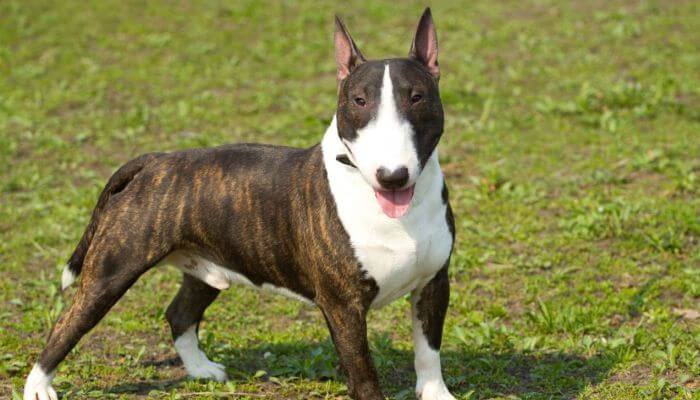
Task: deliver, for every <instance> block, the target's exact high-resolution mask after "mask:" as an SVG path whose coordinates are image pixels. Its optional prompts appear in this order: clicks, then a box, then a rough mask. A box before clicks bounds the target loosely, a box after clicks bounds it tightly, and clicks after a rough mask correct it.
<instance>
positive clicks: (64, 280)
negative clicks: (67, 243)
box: [61, 265, 76, 290]
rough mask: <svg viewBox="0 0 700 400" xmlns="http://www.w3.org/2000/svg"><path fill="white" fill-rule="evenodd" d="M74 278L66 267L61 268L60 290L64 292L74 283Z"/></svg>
mask: <svg viewBox="0 0 700 400" xmlns="http://www.w3.org/2000/svg"><path fill="white" fill-rule="evenodd" d="M75 278H76V276H75V274H74V273H73V271H71V269H70V268H68V265H66V266H65V267H63V273H62V274H61V290H66V288H68V286H70V285H72V284H73V282H75Z"/></svg>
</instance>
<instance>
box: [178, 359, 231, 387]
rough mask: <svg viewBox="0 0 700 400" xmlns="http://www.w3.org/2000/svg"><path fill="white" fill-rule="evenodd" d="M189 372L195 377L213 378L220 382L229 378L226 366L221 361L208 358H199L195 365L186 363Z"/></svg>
mask: <svg viewBox="0 0 700 400" xmlns="http://www.w3.org/2000/svg"><path fill="white" fill-rule="evenodd" d="M185 369H187V373H188V374H189V375H190V376H191V377H193V378H199V379H213V380H215V381H218V382H224V381H226V380H227V379H228V376H226V367H224V366H223V365H221V364H219V363H215V362H213V361H209V360H208V359H203V360H198V362H196V363H194V364H193V365H187V364H185Z"/></svg>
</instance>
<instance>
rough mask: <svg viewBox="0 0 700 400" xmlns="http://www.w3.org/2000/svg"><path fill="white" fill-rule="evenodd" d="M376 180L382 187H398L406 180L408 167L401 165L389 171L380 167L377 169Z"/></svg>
mask: <svg viewBox="0 0 700 400" xmlns="http://www.w3.org/2000/svg"><path fill="white" fill-rule="evenodd" d="M377 181H378V182H379V184H380V185H382V187H383V188H384V189H399V188H401V187H403V185H405V184H406V182H408V168H406V167H401V168H397V169H395V170H394V171H389V170H388V169H386V168H384V167H380V168H379V169H378V170H377Z"/></svg>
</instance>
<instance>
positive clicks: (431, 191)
mask: <svg viewBox="0 0 700 400" xmlns="http://www.w3.org/2000/svg"><path fill="white" fill-rule="evenodd" d="M336 124H337V122H336V117H335V116H333V120H332V121H331V124H330V126H329V127H328V129H326V133H325V134H324V136H323V140H322V141H321V149H322V152H323V163H324V166H325V168H326V172H327V178H328V181H329V182H328V183H329V185H330V187H331V191H332V192H333V196H334V197H337V196H351V197H353V198H354V197H357V198H358V200H359V199H362V200H365V199H366V201H367V203H365V202H364V201H363V202H362V204H365V205H366V206H368V207H371V208H375V207H376V213H377V215H380V214H381V210H380V209H379V207H378V205H377V203H376V200H375V195H374V190H373V189H372V187H371V185H370V184H369V183H367V181H366V180H365V179H364V178H363V177H362V174H361V173H360V170H359V169H358V168H357V167H356V166H355V164H354V163H353V158H352V155H351V154H349V152H348V149H347V147H346V146H345V145H344V144H343V142H342V141H341V140H340V136H339V135H338V128H337V125H336ZM442 187H443V175H442V171H441V169H440V164H439V161H438V152H437V148H435V150H434V151H433V153H432V154H431V156H430V158H429V159H428V162H426V164H425V167H424V168H423V170H422V172H421V174H420V176H419V177H418V179H417V180H416V187H415V194H414V198H413V201H412V203H413V205H412V208H413V209H416V208H418V207H420V205H421V204H422V203H423V202H424V200H425V199H426V198H427V197H429V196H430V197H435V195H436V194H437V196H438V197H439V196H440V195H441V191H442ZM431 195H432V196H431ZM337 202H338V199H336V203H337ZM358 206H360V204H358ZM412 211H413V210H412ZM409 214H411V211H409Z"/></svg>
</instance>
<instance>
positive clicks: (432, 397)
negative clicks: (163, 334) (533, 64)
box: [24, 8, 455, 400]
mask: <svg viewBox="0 0 700 400" xmlns="http://www.w3.org/2000/svg"><path fill="white" fill-rule="evenodd" d="M334 45H335V60H336V64H337V90H338V105H337V111H336V113H335V116H334V117H333V119H332V122H331V124H330V126H329V127H328V129H327V130H326V132H325V135H324V136H323V140H322V141H321V143H320V144H317V145H315V146H312V147H310V148H307V149H299V148H290V147H281V146H270V145H261V144H236V145H226V146H221V147H215V148H206V149H192V150H185V151H178V152H172V153H149V154H145V155H142V156H140V157H137V158H135V159H133V160H131V161H129V162H128V163H126V164H125V165H123V166H122V167H121V168H119V169H118V170H117V171H116V172H115V173H114V175H112V177H111V178H110V179H109V181H108V182H107V184H106V186H105V188H104V190H103V192H102V193H101V195H100V196H99V198H98V201H97V205H96V206H95V209H94V211H93V213H92V217H91V219H90V222H89V223H88V226H87V228H86V230H85V232H84V234H83V236H82V238H81V239H80V242H79V243H78V245H77V247H76V249H75V251H74V253H73V254H72V256H71V257H70V259H69V261H68V263H67V265H66V268H65V270H64V271H63V275H62V286H63V288H64V289H65V288H66V287H67V286H69V285H70V284H71V283H73V281H74V280H76V278H77V277H78V275H79V274H81V273H82V276H81V279H80V285H79V287H78V289H77V291H76V293H75V297H74V299H73V302H72V304H71V305H70V307H69V308H68V309H67V310H65V311H64V312H63V314H62V315H61V316H60V317H59V318H58V320H57V322H56V323H55V325H54V326H53V328H52V330H51V333H50V335H49V337H48V339H47V343H46V346H45V348H44V350H43V351H42V353H41V354H40V356H39V359H38V361H37V362H36V364H34V367H33V369H32V370H31V372H30V374H29V376H28V377H27V381H26V385H25V388H24V399H25V400H36V399H38V400H45V399H51V400H55V399H57V394H56V391H55V390H54V389H53V388H52V387H51V381H52V379H53V377H54V375H55V371H56V368H57V366H58V364H59V363H60V362H61V361H62V360H63V359H64V358H65V357H66V355H67V354H68V353H69V352H70V350H71V349H72V348H73V347H74V346H75V345H76V344H77V343H78V341H79V340H80V338H81V337H82V336H83V335H85V334H86V333H87V332H88V331H89V330H90V329H92V328H93V327H94V326H95V325H96V324H97V323H98V322H99V321H100V320H101V319H102V317H103V316H104V315H105V314H106V313H107V311H108V310H109V309H110V308H111V307H112V306H113V305H114V304H115V303H116V302H117V301H118V300H119V298H120V297H121V296H122V295H123V294H124V293H125V292H126V291H127V290H128V289H129V287H131V286H132V285H133V284H134V282H136V280H137V279H138V278H139V277H140V276H141V275H142V274H143V273H144V272H146V271H148V270H149V269H151V268H153V267H155V266H158V265H161V264H172V265H175V266H176V267H178V268H179V269H181V270H182V271H183V280H182V286H181V287H180V289H179V292H178V293H177V295H176V296H175V299H174V300H173V302H172V303H171V304H170V306H169V307H168V309H167V311H166V318H167V320H168V322H169V324H170V327H171V330H172V336H173V340H174V344H175V349H176V351H177V353H178V355H179V356H180V358H181V359H182V362H183V363H184V366H185V368H186V370H187V372H188V374H189V375H190V376H192V377H195V378H206V379H214V380H217V381H224V380H226V371H225V368H224V366H223V365H221V364H217V363H215V362H212V361H210V360H209V359H208V358H207V356H206V355H205V353H204V352H203V351H202V350H201V349H200V348H199V342H198V326H199V322H200V320H201V318H202V315H203V313H204V311H205V309H206V308H207V306H209V305H210V304H211V303H212V302H213V301H214V299H215V298H216V297H217V295H218V294H219V292H220V291H221V290H224V289H227V288H228V287H229V286H230V285H231V284H232V283H241V284H246V285H249V286H253V287H256V288H262V289H271V290H274V291H277V292H280V293H282V294H284V295H287V296H290V297H292V298H296V299H299V300H302V301H305V302H308V303H312V304H314V305H316V306H317V307H318V308H319V309H320V310H321V312H322V314H323V316H324V317H325V320H326V322H327V325H328V328H329V330H330V334H331V337H332V340H333V343H334V345H335V348H336V351H337V353H338V357H339V360H340V364H341V368H342V370H344V371H345V373H346V375H347V385H348V389H349V394H350V396H351V397H352V398H353V399H356V400H380V399H384V397H383V395H382V391H381V389H380V385H379V381H378V378H377V372H376V370H375V367H374V365H373V363H372V359H371V357H370V350H369V345H368V341H367V323H366V316H367V313H368V312H369V310H370V309H373V308H379V307H382V306H384V305H386V304H388V303H390V302H392V301H394V300H396V299H398V298H400V297H402V296H404V295H406V294H408V293H410V294H411V306H412V314H411V315H412V324H413V333H412V336H413V342H414V347H415V363H414V364H415V370H416V375H417V382H416V387H415V390H416V395H417V397H418V398H421V399H423V400H448V399H454V397H453V396H452V395H451V394H450V392H449V391H448V389H447V387H446V385H445V383H444V380H443V377H442V372H441V367H440V355H439V349H440V344H441V339H442V329H443V323H444V320H445V314H446V310H447V307H448V301H449V290H450V288H449V280H448V274H447V270H448V265H449V261H450V255H451V253H452V248H453V243H454V238H455V228H454V217H453V215H452V211H451V208H450V204H449V201H448V191H447V186H446V183H445V179H444V176H443V174H442V171H441V169H440V164H439V162H438V152H437V145H438V142H439V140H440V138H441V136H442V133H443V125H444V115H443V108H442V103H441V100H440V93H439V90H438V81H439V77H440V69H439V65H438V42H437V33H436V29H435V24H434V22H433V18H432V15H431V12H430V9H429V8H427V9H426V10H425V12H424V13H423V15H422V17H421V18H420V21H419V23H418V28H417V30H416V33H415V37H414V39H413V43H412V45H411V49H410V52H409V55H408V57H406V58H394V59H383V60H366V59H365V57H364V56H363V55H362V53H361V52H360V50H359V49H358V47H357V45H356V44H355V42H354V41H353V39H352V37H351V36H350V34H349V33H348V30H347V29H346V28H345V25H344V24H343V22H342V21H341V20H340V19H339V18H338V17H336V19H335V34H334Z"/></svg>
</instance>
